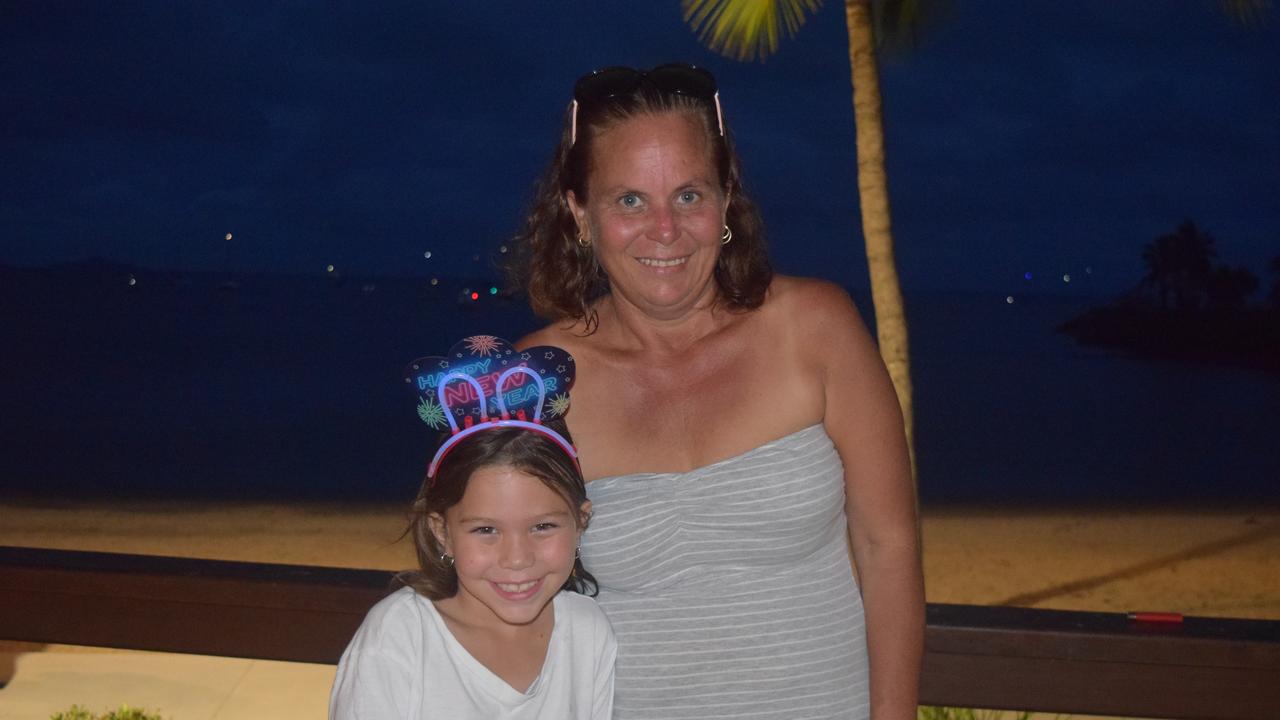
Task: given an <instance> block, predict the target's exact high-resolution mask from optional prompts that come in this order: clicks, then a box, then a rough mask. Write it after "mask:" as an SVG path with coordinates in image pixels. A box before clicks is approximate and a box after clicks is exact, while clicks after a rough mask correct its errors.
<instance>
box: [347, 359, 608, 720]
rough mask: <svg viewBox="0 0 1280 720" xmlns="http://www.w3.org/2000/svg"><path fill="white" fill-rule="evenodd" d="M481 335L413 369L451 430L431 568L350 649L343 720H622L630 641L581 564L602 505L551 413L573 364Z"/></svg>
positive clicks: (434, 505)
mask: <svg viewBox="0 0 1280 720" xmlns="http://www.w3.org/2000/svg"><path fill="white" fill-rule="evenodd" d="M479 337H482V338H483V337H485V336H479ZM475 340H476V338H468V339H467V340H465V341H463V343H460V344H459V345H457V346H455V347H454V349H453V350H451V351H450V354H449V355H448V356H446V357H443V358H422V359H420V360H417V361H415V362H414V364H413V365H411V366H410V367H411V376H410V377H409V378H407V379H408V380H409V382H416V383H417V385H418V388H419V390H420V392H421V393H422V398H420V402H419V415H420V416H421V417H422V418H423V420H424V421H426V422H427V423H428V424H432V425H434V424H435V423H438V424H440V425H441V426H443V424H444V421H445V419H447V420H448V423H449V425H450V427H452V428H453V433H452V435H451V436H450V437H448V439H447V440H446V441H445V442H444V443H443V444H442V445H441V447H440V449H439V450H438V451H437V453H436V456H435V458H434V459H433V460H432V461H431V465H430V467H429V469H428V471H427V477H426V478H425V479H424V481H423V483H422V488H421V489H420V490H419V492H418V497H417V499H416V500H415V501H414V504H413V508H412V511H411V516H412V520H411V524H410V528H409V533H411V534H412V536H413V539H414V544H415V545H416V548H417V553H418V564H419V568H420V569H419V570H417V571H411V572H405V573H401V575H400V576H399V578H400V579H401V581H402V582H404V583H405V585H406V587H404V588H401V589H400V590H397V591H395V592H394V593H392V594H391V595H390V596H388V597H387V598H385V599H383V600H382V601H381V602H379V603H378V604H377V605H375V606H374V607H373V608H372V609H371V610H370V611H369V614H368V615H367V616H366V617H365V620H364V622H363V624H361V626H360V629H359V630H358V631H357V632H356V635H355V637H354V638H353V639H352V640H351V643H350V644H349V645H348V646H347V649H346V651H345V652H344V653H343V654H342V660H341V661H340V662H339V663H338V672H337V676H336V678H335V679H334V684H333V691H332V694H331V696H330V703H329V717H330V718H331V719H339V720H342V719H346V718H353V719H359V720H365V719H370V718H376V719H379V720H380V719H383V718H386V719H387V720H390V719H392V718H395V719H396V720H400V719H401V718H422V719H424V720H425V719H431V718H450V719H454V718H484V719H485V720H491V719H493V718H557V719H560V718H566V719H571V718H582V719H586V720H596V719H598V718H605V719H607V718H610V717H611V716H612V705H613V664H614V658H615V656H616V654H617V645H616V642H615V640H614V636H613V631H612V629H611V628H610V627H609V623H608V620H607V619H606V618H605V616H604V613H603V612H602V611H601V610H600V609H599V608H598V607H597V606H596V604H595V601H594V600H592V599H591V598H589V597H586V596H585V595H583V594H580V593H584V592H590V593H591V594H593V595H594V594H595V580H594V578H592V577H591V576H590V575H589V574H588V573H587V572H586V571H585V570H584V569H583V567H582V563H581V561H580V560H579V559H578V553H577V547H578V539H579V537H580V536H581V534H582V531H583V529H585V528H586V525H587V521H588V519H589V517H590V514H591V503H590V502H589V501H588V500H587V497H586V489H585V486H584V484H583V480H582V474H581V471H580V470H579V468H578V463H577V457H576V453H575V451H574V449H573V446H572V445H571V444H570V443H569V441H568V439H567V431H566V430H565V429H564V426H563V423H561V422H559V421H558V420H556V419H549V420H548V421H547V422H545V423H544V422H543V421H542V417H541V416H542V413H543V411H544V410H545V411H546V412H547V413H548V414H554V415H561V414H563V412H564V410H565V409H566V408H567V398H568V396H567V390H568V387H569V385H570V384H572V381H573V377H572V372H573V370H572V368H573V360H572V358H570V357H569V356H568V355H566V354H564V352H563V351H561V350H559V349H558V348H531V349H530V350H529V351H526V352H525V353H516V352H515V351H513V350H511V349H510V347H509V346H508V345H506V343H505V342H503V341H498V340H496V338H491V339H490V340H492V341H495V342H497V343H499V345H498V346H497V349H494V348H493V347H492V346H490V345H489V344H488V343H487V342H486V343H481V344H480V345H479V347H480V348H481V349H482V350H485V351H487V353H486V354H484V355H483V356H482V357H481V356H477V355H476V346H477V345H476V343H475ZM468 343H470V344H468ZM460 348H462V349H463V351H464V352H460V353H459V352H455V351H457V350H459V349H460ZM512 368H515V369H512ZM521 378H523V380H521ZM459 383H460V385H459ZM459 387H461V390H459ZM467 388H470V390H468V389H467ZM500 390H501V391H500ZM430 391H434V393H432V392H430ZM553 391H558V392H556V393H555V394H551V393H553ZM548 394H551V400H550V401H548V400H547V396H548ZM433 395H434V397H433ZM436 399H438V401H439V402H438V404H436V403H435V402H433V401H434V400H436ZM424 405H425V406H427V409H426V410H424ZM495 406H496V407H495ZM490 408H493V410H491V409H490ZM530 409H532V419H530V412H529V410H530ZM494 410H496V412H494ZM437 411H443V412H437ZM490 412H493V415H492V416H491V415H490ZM442 416H443V417H442ZM458 417H461V418H462V420H463V423H462V427H461V428H459V426H458V421H457V420H456V419H455V418H458ZM433 420H434V421H435V423H433ZM561 590H569V591H572V592H561Z"/></svg>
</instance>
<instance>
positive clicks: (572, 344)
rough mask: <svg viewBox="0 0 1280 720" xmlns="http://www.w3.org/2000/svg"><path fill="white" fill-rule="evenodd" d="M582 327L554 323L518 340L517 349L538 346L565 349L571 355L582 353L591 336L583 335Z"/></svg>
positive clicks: (565, 323)
mask: <svg viewBox="0 0 1280 720" xmlns="http://www.w3.org/2000/svg"><path fill="white" fill-rule="evenodd" d="M580 325H581V324H580V323H571V322H569V321H567V320H566V321H558V322H553V323H551V324H549V325H547V326H545V327H543V328H541V329H538V330H534V331H533V332H531V333H529V334H528V335H525V336H524V337H522V338H520V339H519V340H517V341H516V348H518V349H524V348H528V347H534V346H537V345H554V346H556V347H559V348H564V349H565V350H568V351H569V352H570V353H578V352H581V351H582V350H583V349H585V348H586V347H587V345H588V343H586V342H584V341H585V339H586V338H587V337H589V336H586V335H584V334H583V332H582V330H581V327H580Z"/></svg>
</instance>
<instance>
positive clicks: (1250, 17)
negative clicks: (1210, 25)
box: [1221, 0, 1271, 28]
mask: <svg viewBox="0 0 1280 720" xmlns="http://www.w3.org/2000/svg"><path fill="white" fill-rule="evenodd" d="M1221 2H1222V11H1223V12H1225V13H1226V14H1227V17H1229V18H1231V19H1232V20H1234V21H1235V22H1236V23H1238V24H1240V25H1241V26H1243V27H1246V28H1255V27H1261V26H1262V25H1265V24H1266V22H1267V21H1268V20H1270V19H1271V0H1221Z"/></svg>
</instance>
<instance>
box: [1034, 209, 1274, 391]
mask: <svg viewBox="0 0 1280 720" xmlns="http://www.w3.org/2000/svg"><path fill="white" fill-rule="evenodd" d="M1216 257H1217V248H1216V247H1215V243H1214V240H1213V238H1212V237H1211V236H1210V235H1209V234H1208V233H1207V232H1204V231H1203V230H1201V229H1200V228H1199V227H1197V226H1196V224H1195V223H1194V222H1192V221H1190V220H1187V221H1184V222H1183V223H1182V224H1180V225H1179V226H1178V228H1177V229H1176V230H1175V231H1174V232H1172V233H1169V234H1168V235H1162V236H1160V237H1158V238H1156V239H1155V240H1154V241H1152V242H1150V243H1148V244H1147V245H1146V246H1145V247H1144V248H1143V252H1142V259H1143V262H1144V263H1145V264H1146V266H1147V273H1146V275H1144V276H1143V277H1142V279H1141V280H1140V281H1139V282H1138V284H1137V285H1136V286H1135V287H1134V288H1133V289H1132V290H1130V291H1129V292H1127V293H1125V294H1124V295H1122V296H1120V297H1119V298H1117V299H1116V300H1115V301H1114V302H1112V303H1111V304H1109V305H1105V306H1103V307H1097V308H1092V309H1090V310H1088V311H1086V312H1084V313H1083V314H1081V315H1079V316H1077V317H1074V318H1072V319H1070V320H1068V321H1066V322H1065V323H1063V324H1062V325H1061V326H1060V327H1059V328H1058V329H1059V331H1061V332H1063V333H1065V334H1067V335H1069V336H1070V337H1072V338H1074V339H1075V340H1076V341H1077V342H1079V343H1080V344H1082V345H1091V346H1098V347H1108V348H1117V349H1121V350H1125V351H1127V352H1132V353H1134V354H1137V355H1140V356H1143V357H1155V358H1169V359H1175V360H1185V361H1193V362H1209V363H1215V364H1225V365H1234V366H1238V367H1246V368H1250V369H1255V370H1261V371H1264V372H1269V373H1275V374H1280V255H1278V256H1276V257H1274V258H1272V259H1271V261H1270V263H1269V264H1268V270H1269V272H1270V274H1271V275H1272V283H1271V286H1270V289H1269V291H1268V292H1267V293H1266V296H1265V297H1264V298H1262V299H1261V301H1260V302H1254V301H1253V298H1254V296H1255V295H1257V293H1258V289H1259V286H1260V285H1261V283H1260V282H1259V280H1258V277H1257V276H1256V275H1254V274H1253V273H1252V272H1251V271H1249V269H1248V268H1245V267H1239V266H1234V267H1233V266H1229V265H1225V264H1217V263H1215V262H1214V260H1215V258H1216Z"/></svg>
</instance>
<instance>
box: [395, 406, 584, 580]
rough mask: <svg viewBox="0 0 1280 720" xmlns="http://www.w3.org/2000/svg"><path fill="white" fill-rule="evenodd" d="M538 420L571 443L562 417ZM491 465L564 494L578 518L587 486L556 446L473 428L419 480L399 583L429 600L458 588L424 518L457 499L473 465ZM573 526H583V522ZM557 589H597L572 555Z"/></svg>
mask: <svg viewBox="0 0 1280 720" xmlns="http://www.w3.org/2000/svg"><path fill="white" fill-rule="evenodd" d="M544 422H545V424H546V425H547V427H549V428H551V429H552V430H555V431H556V432H558V433H560V434H561V435H562V436H564V437H565V438H566V439H569V440H570V442H572V439H571V438H569V431H568V428H566V427H565V426H564V423H563V422H560V421H556V420H547V421H544ZM494 466H504V467H512V468H515V469H516V470H519V471H521V472H524V473H528V474H529V475H531V476H533V477H535V478H537V479H539V480H541V481H542V482H543V483H545V484H546V486H547V487H549V488H551V489H552V490H554V491H556V493H557V494H559V495H560V496H561V497H562V498H564V500H565V502H566V503H568V504H569V510H570V514H571V515H572V516H573V518H574V522H575V523H577V522H578V521H579V509H580V508H581V507H582V504H583V503H584V502H586V501H587V488H586V485H585V484H584V482H583V480H582V472H581V471H580V470H579V469H578V465H577V463H576V462H575V461H574V459H573V458H572V457H570V456H569V455H568V454H566V453H565V451H564V449H562V448H561V447H560V445H558V444H557V443H556V442H555V441H554V440H552V439H551V438H549V437H547V436H546V435H543V434H542V433H539V432H534V431H532V430H526V429H522V428H510V427H507V428H495V429H493V430H485V431H483V432H478V433H476V434H475V435H473V436H471V437H469V438H467V439H465V440H463V441H461V442H459V443H458V444H457V445H456V446H454V447H453V448H452V449H451V450H450V451H449V454H448V455H446V456H445V458H444V460H442V461H441V463H440V467H439V468H437V469H436V477H435V478H426V479H424V480H423V481H422V487H421V488H420V489H419V490H418V497H417V498H416V499H414V501H413V506H412V507H411V508H410V510H409V527H408V529H406V531H405V533H406V534H408V535H411V536H412V537H413V544H414V547H415V549H416V550H417V553H418V569H417V570H406V571H404V572H402V573H399V574H398V575H397V576H396V579H397V580H398V581H399V582H401V583H402V584H404V585H408V586H409V587H412V588H413V589H414V590H416V591H417V592H418V593H419V594H421V595H423V596H424V597H426V598H428V599H431V600H443V599H444V598H450V597H453V596H454V595H456V594H457V593H458V574H457V573H456V572H455V571H454V569H453V564H452V563H451V562H446V561H445V559H444V548H442V547H441V546H440V542H439V541H438V540H437V539H436V536H435V533H433V532H431V524H430V518H431V516H432V515H440V516H442V517H443V516H444V514H445V511H446V510H448V509H449V508H451V507H453V506H454V505H457V504H458V503H459V502H461V501H462V496H463V495H465V494H466V492H467V483H468V482H469V481H470V480H471V476H472V475H473V474H474V473H475V472H476V471H477V470H480V469H481V468H486V467H494ZM578 529H579V530H583V529H586V523H585V522H584V523H582V525H581V526H580V527H579V528H578ZM561 589H563V590H572V591H573V592H578V593H582V594H585V595H595V594H596V593H597V592H598V586H597V584H596V579H595V578H594V577H592V575H591V573H588V572H587V570H586V568H584V567H583V566H582V559H581V558H576V559H575V560H574V565H573V572H572V573H571V574H570V575H569V579H568V580H566V581H565V583H564V586H563V587H562V588H561Z"/></svg>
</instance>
